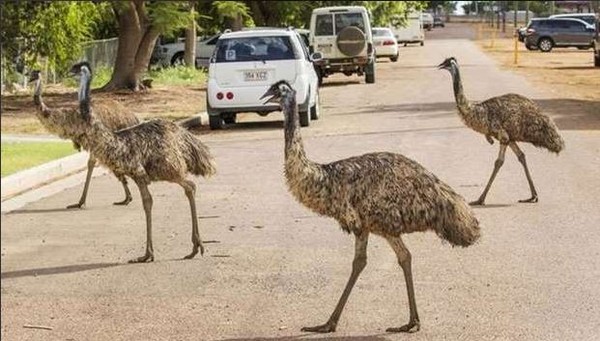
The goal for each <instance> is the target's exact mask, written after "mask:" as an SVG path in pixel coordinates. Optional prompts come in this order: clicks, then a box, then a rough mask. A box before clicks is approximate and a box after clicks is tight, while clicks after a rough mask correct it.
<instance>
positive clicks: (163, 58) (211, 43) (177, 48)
mask: <svg viewBox="0 0 600 341" xmlns="http://www.w3.org/2000/svg"><path fill="white" fill-rule="evenodd" d="M220 35H221V33H217V34H215V35H213V36H210V37H208V38H206V39H203V38H198V41H197V43H196V67H208V60H209V59H210V57H211V56H212V54H213V51H214V49H215V45H216V44H217V40H218V39H219V36H220ZM167 41H168V40H166V41H165V40H163V39H162V38H161V39H160V40H159V41H157V42H156V45H155V46H154V51H153V52H152V60H151V62H152V63H157V64H160V65H162V66H175V65H181V64H183V63H184V61H183V54H184V51H185V39H183V38H180V39H178V40H177V41H176V42H171V43H168V42H167Z"/></svg>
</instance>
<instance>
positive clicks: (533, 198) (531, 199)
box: [519, 195, 538, 203]
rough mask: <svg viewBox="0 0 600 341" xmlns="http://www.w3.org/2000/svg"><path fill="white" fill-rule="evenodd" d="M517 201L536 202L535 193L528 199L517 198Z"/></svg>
mask: <svg viewBox="0 0 600 341" xmlns="http://www.w3.org/2000/svg"><path fill="white" fill-rule="evenodd" d="M519 202H526V203H536V202H538V197H537V195H534V196H532V197H531V198H529V199H524V200H519Z"/></svg>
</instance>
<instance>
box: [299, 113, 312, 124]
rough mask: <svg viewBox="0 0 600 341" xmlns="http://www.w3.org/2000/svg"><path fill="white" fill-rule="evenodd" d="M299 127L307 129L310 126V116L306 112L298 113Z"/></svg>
mask: <svg viewBox="0 0 600 341" xmlns="http://www.w3.org/2000/svg"><path fill="white" fill-rule="evenodd" d="M299 114H300V126H301V127H308V126H309V125H310V114H309V112H308V111H301V112H300V113H299Z"/></svg>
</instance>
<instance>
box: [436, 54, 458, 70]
mask: <svg viewBox="0 0 600 341" xmlns="http://www.w3.org/2000/svg"><path fill="white" fill-rule="evenodd" d="M453 65H454V66H456V65H457V62H456V58H454V57H450V58H446V60H444V61H443V62H442V63H441V64H440V65H438V69H440V70H441V69H444V70H448V71H451V70H452V66H453Z"/></svg>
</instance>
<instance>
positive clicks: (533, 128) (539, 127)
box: [527, 116, 565, 154]
mask: <svg viewBox="0 0 600 341" xmlns="http://www.w3.org/2000/svg"><path fill="white" fill-rule="evenodd" d="M536 123H537V124H533V125H530V128H529V129H528V132H527V138H528V139H527V142H531V144H533V145H534V146H536V147H539V148H546V149H548V150H549V151H551V152H553V153H556V154H559V153H560V152H561V151H562V150H563V149H564V148H565V141H564V140H563V139H562V137H561V136H560V133H559V131H558V128H557V127H556V124H554V121H552V119H551V118H549V117H547V116H541V117H539V122H536Z"/></svg>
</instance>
